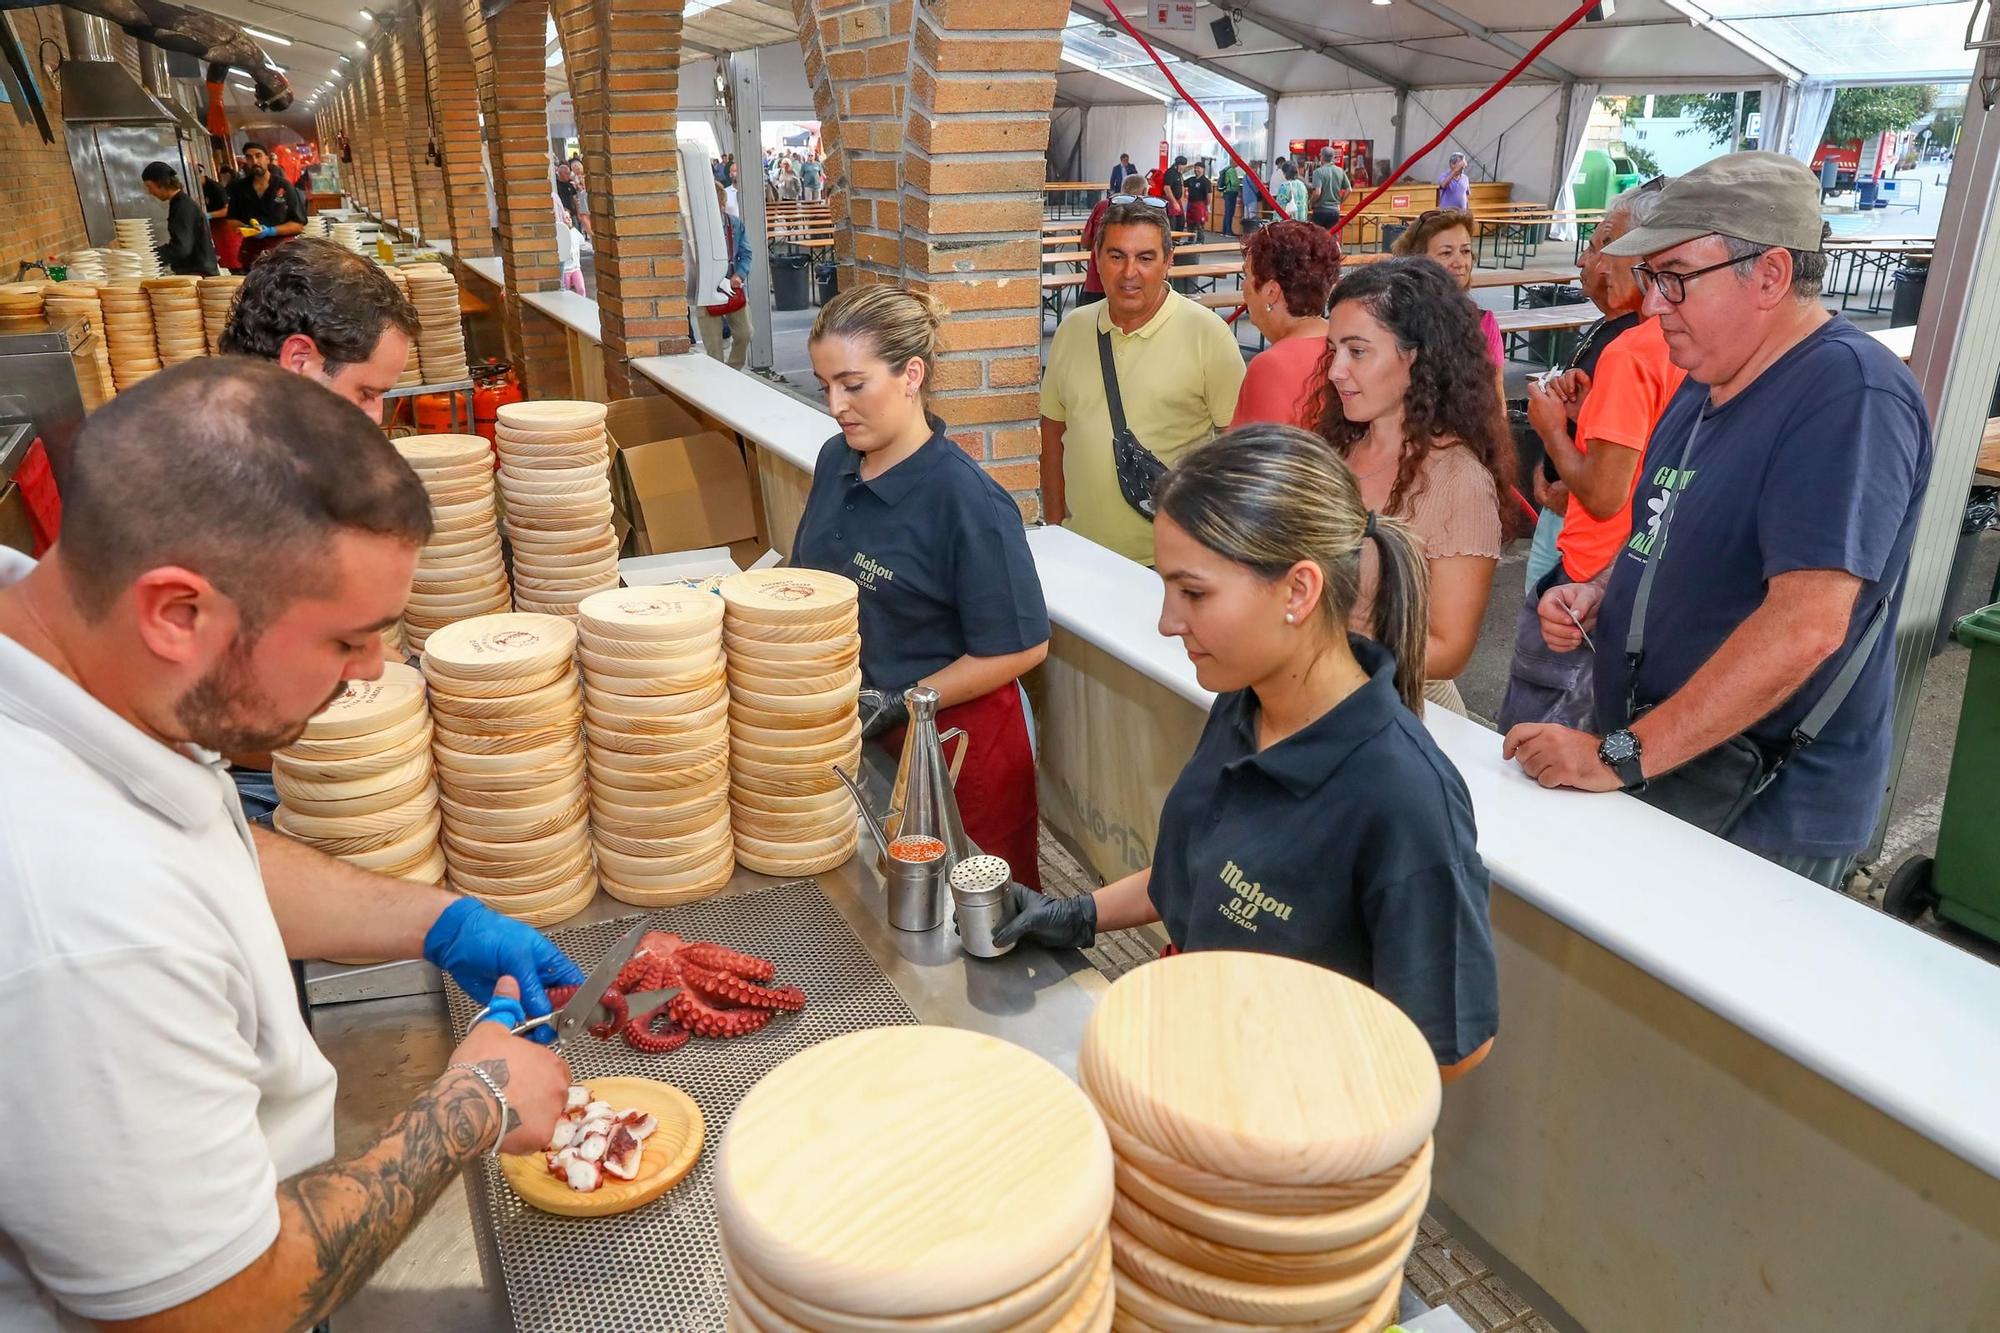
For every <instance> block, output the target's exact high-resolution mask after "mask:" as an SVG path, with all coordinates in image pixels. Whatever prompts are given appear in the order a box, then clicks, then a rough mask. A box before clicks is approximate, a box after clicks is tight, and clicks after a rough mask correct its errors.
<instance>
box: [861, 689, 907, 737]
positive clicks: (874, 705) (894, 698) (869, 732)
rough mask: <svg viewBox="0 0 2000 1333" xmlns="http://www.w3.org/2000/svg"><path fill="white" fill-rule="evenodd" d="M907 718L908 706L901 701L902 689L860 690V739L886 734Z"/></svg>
mask: <svg viewBox="0 0 2000 1333" xmlns="http://www.w3.org/2000/svg"><path fill="white" fill-rule="evenodd" d="M870 710H873V711H870ZM909 720H910V706H909V705H908V704H906V703H904V702H903V694H902V691H900V690H898V691H897V692H896V693H894V694H890V693H889V692H888V691H886V690H863V691H861V739H862V740H864V741H872V740H874V739H875V738H876V737H878V736H886V735H888V734H889V733H890V732H892V731H894V730H895V729H896V728H897V727H900V726H902V725H903V724H904V723H905V722H908V721H909Z"/></svg>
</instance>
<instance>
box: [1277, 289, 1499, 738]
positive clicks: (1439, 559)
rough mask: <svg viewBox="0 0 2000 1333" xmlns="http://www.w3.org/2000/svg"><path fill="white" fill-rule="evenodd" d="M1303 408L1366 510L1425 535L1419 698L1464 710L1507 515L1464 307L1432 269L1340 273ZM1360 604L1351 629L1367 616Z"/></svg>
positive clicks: (1489, 385)
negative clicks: (1309, 403)
mask: <svg viewBox="0 0 2000 1333" xmlns="http://www.w3.org/2000/svg"><path fill="white" fill-rule="evenodd" d="M1313 417H1314V428H1315V429H1316V430H1318V432H1319V433H1320V434H1321V435H1322V436H1324V437H1325V438H1326V439H1327V441H1328V442H1329V443H1331V444H1332V445H1333V447H1334V448H1335V449H1336V450H1338V451H1339V453H1340V456H1341V457H1342V458H1344V459H1346V460H1347V465H1348V466H1349V467H1351V468H1353V469H1354V476H1355V479H1356V481H1358V482H1359V483H1360V486H1361V495H1362V498H1363V499H1364V500H1366V501H1367V502H1368V507H1369V508H1370V509H1374V510H1378V511H1380V512H1381V513H1384V514H1388V515H1390V516H1391V517H1393V518H1399V519H1401V520H1403V521H1404V522H1405V523H1407V524H1408V525H1409V526H1410V529H1411V530H1412V531H1413V532H1415V533H1416V535H1417V539H1418V541H1420V542H1421V543H1422V544H1423V548H1424V559H1425V561H1426V563H1427V564H1428V565H1429V567H1430V580H1431V601H1430V633H1429V635H1428V637H1427V640H1426V651H1425V655H1424V657H1425V662H1426V672H1427V675H1428V678H1429V680H1430V682H1431V688H1430V689H1429V690H1428V691H1427V692H1426V693H1427V697H1428V698H1430V699H1431V700H1432V701H1433V702H1435V703H1440V704H1443V705H1444V706H1445V707H1447V708H1450V709H1453V710H1454V711H1456V712H1463V711H1465V706H1464V703H1463V701H1461V700H1460V699H1459V697H1458V689H1457V687H1456V686H1455V685H1453V684H1452V683H1451V682H1452V681H1453V680H1455V679H1456V678H1457V677H1458V675H1459V673H1460V672H1462V671H1464V670H1465V664H1466V663H1467V662H1468V661H1470V660H1471V658H1472V649H1473V646H1474V645H1475V644H1476V643H1477V642H1478V639H1479V625H1480V621H1481V619H1482V617H1484V615H1485V614H1486V599H1487V596H1488V594H1490V593H1491V592H1492V589H1493V570H1494V568H1495V566H1497V565H1498V564H1499V561H1500V548H1501V547H1502V546H1503V545H1504V544H1505V542H1506V539H1507V536H1508V526H1509V523H1510V520H1511V519H1512V518H1513V516H1514V511H1513V509H1511V508H1510V507H1509V505H1510V502H1511V496H1512V493H1513V492H1512V487H1513V482H1512V480H1511V478H1512V476H1513V473H1514V442H1513V437H1512V436H1511V435H1510V434H1509V433H1508V430H1507V419H1506V416H1505V414H1504V412H1503V410H1502V407H1501V404H1500V397H1499V391H1498V389H1497V387H1496V386H1495V383H1494V378H1493V367H1492V362H1491V361H1490V360H1489V359H1488V358H1487V354H1486V344H1485V339H1484V338H1483V337H1481V335H1480V332H1479V321H1478V319H1477V317H1476V316H1475V315H1474V313H1473V307H1472V303H1471V302H1469V301H1467V300H1466V299H1465V297H1464V295H1463V294H1462V293H1461V292H1460V291H1459V290H1458V285H1457V284H1456V283H1455V282H1453V281H1452V279H1451V276H1450V275H1449V274H1448V273H1446V272H1445V271H1444V269H1443V268H1441V267H1439V266H1438V265H1437V264H1436V263H1434V262H1432V261H1430V260H1428V259H1391V260H1388V261H1386V262H1384V263H1380V264H1371V265H1369V266H1368V267H1367V268H1362V269H1357V270H1355V271H1354V272H1352V273H1350V274H1348V275H1347V276H1346V277H1345V278H1343V279H1342V280H1341V283H1340V285H1339V286H1338V287H1336V288H1335V289H1334V292H1333V311H1332V313H1331V315H1330V316H1329V317H1328V320H1327V339H1326V348H1325V351H1324V353H1323V354H1322V355H1321V357H1320V363H1319V375H1318V383H1317V384H1316V385H1315V389H1314V402H1313ZM1365 603H1366V598H1365V597H1364V605H1363V607H1362V610H1361V614H1360V615H1359V616H1358V617H1357V619H1356V620H1355V622H1354V623H1355V625H1356V626H1357V627H1360V626H1365V625H1366V624H1367V623H1368V622H1367V620H1366V618H1365V617H1366V612H1367V607H1366V604H1365Z"/></svg>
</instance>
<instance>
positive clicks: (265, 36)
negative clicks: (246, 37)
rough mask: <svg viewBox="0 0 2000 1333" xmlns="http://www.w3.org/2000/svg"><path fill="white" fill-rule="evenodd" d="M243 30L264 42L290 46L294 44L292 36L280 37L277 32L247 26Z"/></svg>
mask: <svg viewBox="0 0 2000 1333" xmlns="http://www.w3.org/2000/svg"><path fill="white" fill-rule="evenodd" d="M243 31H245V32H247V33H249V34H250V35H251V36H252V37H255V38H256V39H257V40H259V41H262V42H276V43H277V44H278V45H279V46H290V45H291V44H292V39H291V38H289V37H280V36H278V34H277V33H275V32H265V31H264V30H263V29H262V28H245V29H244V30H243Z"/></svg>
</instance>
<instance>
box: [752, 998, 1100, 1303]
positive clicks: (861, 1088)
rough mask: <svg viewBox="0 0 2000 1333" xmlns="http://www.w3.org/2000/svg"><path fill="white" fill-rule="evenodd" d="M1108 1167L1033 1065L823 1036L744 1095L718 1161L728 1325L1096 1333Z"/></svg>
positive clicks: (968, 1041) (910, 1034)
mask: <svg viewBox="0 0 2000 1333" xmlns="http://www.w3.org/2000/svg"><path fill="white" fill-rule="evenodd" d="M1003 1144H1004V1145H1005V1148H1004V1150H1003V1149H1001V1148H1000V1147H998V1146H997V1145H1003ZM1111 1174H1112V1173H1111V1148H1110V1145H1109V1143H1107V1142H1106V1139H1105V1133H1104V1126H1103V1125H1102V1124H1101V1123H1099V1121H1098V1118H1097V1115H1096V1113H1095V1112H1094V1111H1092V1109H1091V1107H1090V1103H1089V1102H1088V1101H1087V1100H1086V1099H1085V1098H1084V1096H1083V1095H1082V1094H1081V1093H1080V1092H1079V1091H1078V1090H1077V1088H1076V1085H1075V1084H1073V1083H1071V1082H1070V1081H1069V1080H1068V1079H1067V1078H1065V1077H1063V1075H1062V1074H1061V1073H1060V1072H1059V1071H1057V1070H1056V1068H1055V1067H1054V1066H1052V1065H1050V1064H1049V1063H1048V1062H1047V1061H1045V1060H1043V1059H1042V1058H1041V1057H1040V1056H1037V1055H1033V1054H1030V1053H1029V1052H1027V1051H1025V1050H1022V1049H1021V1048H1020V1047H1018V1046H1013V1045H1009V1044H1008V1043H1007V1042H1004V1041H1001V1040H1000V1039H999V1038H997V1037H989V1036H985V1035H983V1034H980V1033H975V1032H966V1031H962V1030H960V1029H957V1028H943V1027H916V1026H910V1027H886V1028H872V1029H869V1030H867V1031H864V1032H852V1033H849V1034H847V1035H846V1036H842V1037H835V1038H834V1039H833V1040H831V1041H827V1042H822V1043H820V1044H819V1045H817V1046H814V1047H811V1048H810V1049H808V1050H806V1051H804V1052H802V1053H801V1054H799V1055H795V1056H793V1057H792V1058H791V1059H790V1060H787V1061H786V1062H785V1063H784V1064H782V1065H779V1066H778V1067H777V1068H776V1069H774V1070H772V1071H771V1072H770V1073H769V1074H766V1075H765V1076H764V1078H763V1079H762V1080H761V1081H759V1082H758V1084H757V1085H756V1086H755V1087H753V1088H751V1089H750V1091H749V1093H748V1094H746V1095H745V1096H744V1098H743V1101H742V1103H741V1104H740V1105H739V1106H738V1107H737V1109H736V1114H735V1115H734V1116H732V1117H731V1118H730V1121H729V1129H728V1132H727V1134H726V1135H725V1136H724V1138H723V1141H722V1149H721V1151H720V1153H719V1154H718V1156H717V1159H716V1163H715V1207H716V1212H717V1213H718V1214H719V1215H720V1218H721V1223H722V1262H723V1267H724V1269H725V1271H726V1272H727V1275H728V1282H729V1295H730V1311H729V1315H730V1321H731V1327H733V1328H738V1329H743V1330H747V1331H748V1333H772V1331H775V1330H781V1329H782V1330H793V1329H801V1328H803V1329H812V1330H827V1329H832V1330H841V1331H842V1333H850V1331H852V1333H859V1331H860V1330H873V1331H875V1333H881V1331H882V1330H907V1333H919V1331H921V1333H946V1331H947V1330H957V1331H960V1333H975V1331H978V1333H986V1331H989V1330H1000V1329H1032V1330H1042V1331H1044V1333H1048V1331H1059V1333H1097V1331H1098V1330H1103V1329H1108V1328H1110V1327H1111V1318H1112V1291H1111V1255H1110V1250H1109V1245H1108V1243H1107V1226H1106V1222H1107V1214H1108V1213H1109V1212H1110V1208H1111V1201H1112V1181H1111Z"/></svg>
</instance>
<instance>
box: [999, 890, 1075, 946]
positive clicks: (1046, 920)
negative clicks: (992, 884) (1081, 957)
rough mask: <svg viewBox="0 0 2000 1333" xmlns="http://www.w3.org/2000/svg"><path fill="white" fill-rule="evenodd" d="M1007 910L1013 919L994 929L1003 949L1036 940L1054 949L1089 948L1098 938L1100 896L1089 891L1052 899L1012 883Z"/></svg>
mask: <svg viewBox="0 0 2000 1333" xmlns="http://www.w3.org/2000/svg"><path fill="white" fill-rule="evenodd" d="M1007 909H1008V910H1009V911H1010V912H1012V913H1013V914H1014V916H1013V919H1012V920H1010V921H1009V922H1008V923H1007V924H1006V925H1004V926H1002V927H1000V929H999V930H997V931H995V932H993V942H994V943H995V944H997V945H1000V946H1001V947H1003V948H1005V947H1006V946H1008V945H1011V944H1018V943H1020V942H1021V941H1022V940H1033V941H1034V942H1035V943H1037V944H1040V945H1044V946H1046V947H1048V948H1051V949H1087V948H1089V947H1090V946H1091V945H1092V944H1094V943H1096V941H1097V899H1096V898H1095V897H1093V896H1092V895H1090V894H1088V893H1083V894H1078V895H1077V896H1076V897H1074V898H1051V897H1049V896H1047V895H1046V894H1040V893H1036V892H1035V891H1034V890H1033V889H1031V888H1029V887H1028V886H1027V885H1025V884H1014V883H1009V884H1008V885H1007Z"/></svg>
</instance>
